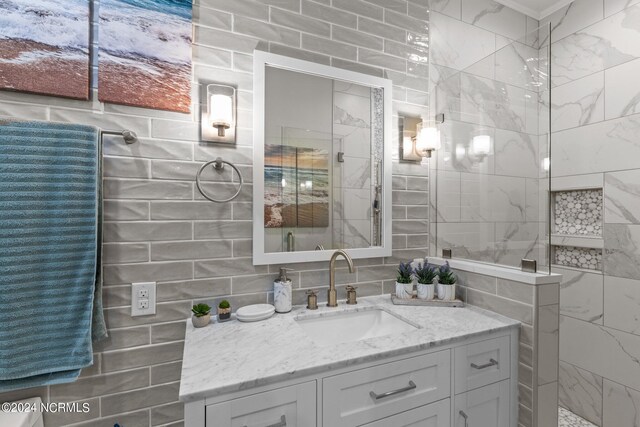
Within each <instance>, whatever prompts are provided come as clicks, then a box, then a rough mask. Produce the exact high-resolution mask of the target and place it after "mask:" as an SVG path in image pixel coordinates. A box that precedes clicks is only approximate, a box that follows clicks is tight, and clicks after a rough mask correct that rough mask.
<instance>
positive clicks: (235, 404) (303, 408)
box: [205, 381, 316, 427]
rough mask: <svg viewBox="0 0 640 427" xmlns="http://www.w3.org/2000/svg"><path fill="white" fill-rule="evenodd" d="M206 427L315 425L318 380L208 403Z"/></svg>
mask: <svg viewBox="0 0 640 427" xmlns="http://www.w3.org/2000/svg"><path fill="white" fill-rule="evenodd" d="M205 419H206V427H306V426H314V425H316V382H315V381H308V382H306V383H302V384H298V385H294V386H290V387H283V388H279V389H276V390H271V391H265V392H262V393H257V394H253V395H250V396H247V397H241V398H238V399H233V400H228V401H226V402H222V403H217V404H214V405H208V406H207V409H206V418H205Z"/></svg>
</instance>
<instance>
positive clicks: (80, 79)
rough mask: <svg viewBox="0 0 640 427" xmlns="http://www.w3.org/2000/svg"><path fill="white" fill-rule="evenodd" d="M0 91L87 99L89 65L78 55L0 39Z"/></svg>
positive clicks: (23, 41)
mask: <svg viewBox="0 0 640 427" xmlns="http://www.w3.org/2000/svg"><path fill="white" fill-rule="evenodd" d="M0 87H2V88H3V89H9V90H16V91H21V92H30V93H37V94H47V95H55V96H62V97H66V98H75V99H89V61H88V58H83V55H82V53H81V52H77V53H75V54H73V52H69V51H67V50H63V49H60V48H56V47H54V46H49V45H45V44H42V43H37V42H32V41H28V40H6V39H4V40H3V39H0Z"/></svg>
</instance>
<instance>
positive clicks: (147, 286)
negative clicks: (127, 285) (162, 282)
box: [131, 282, 156, 316]
mask: <svg viewBox="0 0 640 427" xmlns="http://www.w3.org/2000/svg"><path fill="white" fill-rule="evenodd" d="M149 314H156V282H143V283H132V284H131V316H147V315H149Z"/></svg>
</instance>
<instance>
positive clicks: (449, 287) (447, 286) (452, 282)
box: [438, 262, 457, 301]
mask: <svg viewBox="0 0 640 427" xmlns="http://www.w3.org/2000/svg"><path fill="white" fill-rule="evenodd" d="M456 280H457V278H456V276H455V274H453V271H451V267H449V262H445V263H444V264H443V265H441V266H440V268H439V269H438V298H439V299H441V300H443V301H453V300H455V299H456Z"/></svg>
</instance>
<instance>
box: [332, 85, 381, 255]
mask: <svg viewBox="0 0 640 427" xmlns="http://www.w3.org/2000/svg"><path fill="white" fill-rule="evenodd" d="M372 98H373V96H372V92H371V89H370V88H368V87H366V86H361V85H354V84H350V83H345V82H339V81H336V82H334V87H333V103H334V105H333V111H334V113H333V138H334V139H333V153H334V159H333V182H334V186H333V194H334V196H333V244H334V246H333V247H336V248H355V247H369V246H371V245H372V244H373V241H372V222H373V212H372V206H373V192H372V189H371V186H372V185H375V184H373V178H374V177H373V176H372V170H373V168H372V160H371V159H372V157H371V154H372V149H371V145H372V144H373V143H374V142H375V141H374V135H373V128H374V126H373V120H374V117H373V114H372V107H373V100H372ZM337 153H343V157H342V160H343V161H342V162H339V161H336V158H335V157H336V156H338V154H337Z"/></svg>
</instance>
